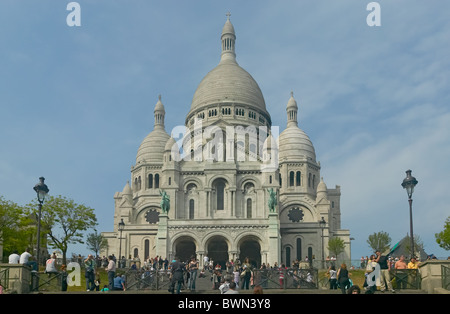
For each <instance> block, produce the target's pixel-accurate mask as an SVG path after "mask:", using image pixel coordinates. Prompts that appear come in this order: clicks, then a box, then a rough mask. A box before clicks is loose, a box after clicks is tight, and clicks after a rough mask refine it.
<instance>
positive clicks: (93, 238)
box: [86, 230, 108, 255]
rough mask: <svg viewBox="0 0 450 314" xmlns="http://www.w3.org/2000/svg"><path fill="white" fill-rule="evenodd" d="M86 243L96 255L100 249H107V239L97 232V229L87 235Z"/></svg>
mask: <svg viewBox="0 0 450 314" xmlns="http://www.w3.org/2000/svg"><path fill="white" fill-rule="evenodd" d="M86 244H87V247H88V249H89V250H91V251H93V252H95V255H98V254H99V252H100V251H102V250H104V251H105V250H107V249H108V240H106V239H105V238H104V237H103V236H102V235H101V234H98V233H97V230H95V232H94V233H90V234H88V235H87V238H86Z"/></svg>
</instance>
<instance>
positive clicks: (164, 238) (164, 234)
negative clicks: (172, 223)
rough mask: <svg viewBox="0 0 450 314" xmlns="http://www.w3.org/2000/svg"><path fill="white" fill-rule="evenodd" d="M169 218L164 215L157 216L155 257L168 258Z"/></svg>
mask: <svg viewBox="0 0 450 314" xmlns="http://www.w3.org/2000/svg"><path fill="white" fill-rule="evenodd" d="M168 225H169V217H168V216H167V214H165V213H161V214H160V215H159V223H158V232H157V234H156V255H158V256H168V250H167V244H168V240H169V228H168Z"/></svg>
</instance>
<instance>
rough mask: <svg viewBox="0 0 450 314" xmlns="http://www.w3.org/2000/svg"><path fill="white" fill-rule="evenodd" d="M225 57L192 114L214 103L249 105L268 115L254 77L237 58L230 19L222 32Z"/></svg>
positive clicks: (206, 79)
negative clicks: (240, 64)
mask: <svg viewBox="0 0 450 314" xmlns="http://www.w3.org/2000/svg"><path fill="white" fill-rule="evenodd" d="M221 39H222V56H221V60H220V62H219V64H218V65H217V66H216V67H215V68H214V69H213V70H211V71H210V72H209V73H208V74H207V75H206V76H205V77H204V78H203V79H202V81H201V82H200V84H199V85H198V87H197V90H196V91H195V93H194V97H193V98H192V103H191V109H190V113H189V114H188V117H189V116H190V114H191V113H193V112H194V111H197V110H201V109H202V108H203V107H207V106H208V105H211V104H218V103H235V104H242V105H249V106H251V107H253V108H254V109H255V110H260V111H262V112H264V113H265V114H267V115H268V116H269V117H270V115H269V114H268V112H267V110H266V103H265V101H264V97H263V94H262V92H261V89H260V88H259V86H258V84H257V83H256V81H255V80H254V79H253V77H252V76H251V75H250V74H249V73H248V72H247V71H246V70H244V69H243V68H242V67H240V66H239V64H238V63H237V62H236V59H235V52H234V41H235V34H234V27H233V25H232V24H231V22H230V20H229V19H228V20H227V21H226V23H225V25H224V27H223V30H222V38H221Z"/></svg>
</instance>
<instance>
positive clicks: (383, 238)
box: [367, 231, 391, 253]
mask: <svg viewBox="0 0 450 314" xmlns="http://www.w3.org/2000/svg"><path fill="white" fill-rule="evenodd" d="M367 244H369V247H370V248H371V249H372V250H373V251H374V252H375V251H380V252H381V253H383V252H386V251H387V250H389V248H390V246H391V237H390V236H389V234H388V233H387V232H384V231H380V232H375V233H374V234H371V235H370V236H369V238H368V240H367Z"/></svg>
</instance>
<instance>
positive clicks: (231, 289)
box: [225, 281, 239, 294]
mask: <svg viewBox="0 0 450 314" xmlns="http://www.w3.org/2000/svg"><path fill="white" fill-rule="evenodd" d="M228 288H229V289H228V290H227V292H225V294H239V292H238V291H237V290H236V283H235V282H234V281H232V282H230V285H229V286H228Z"/></svg>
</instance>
